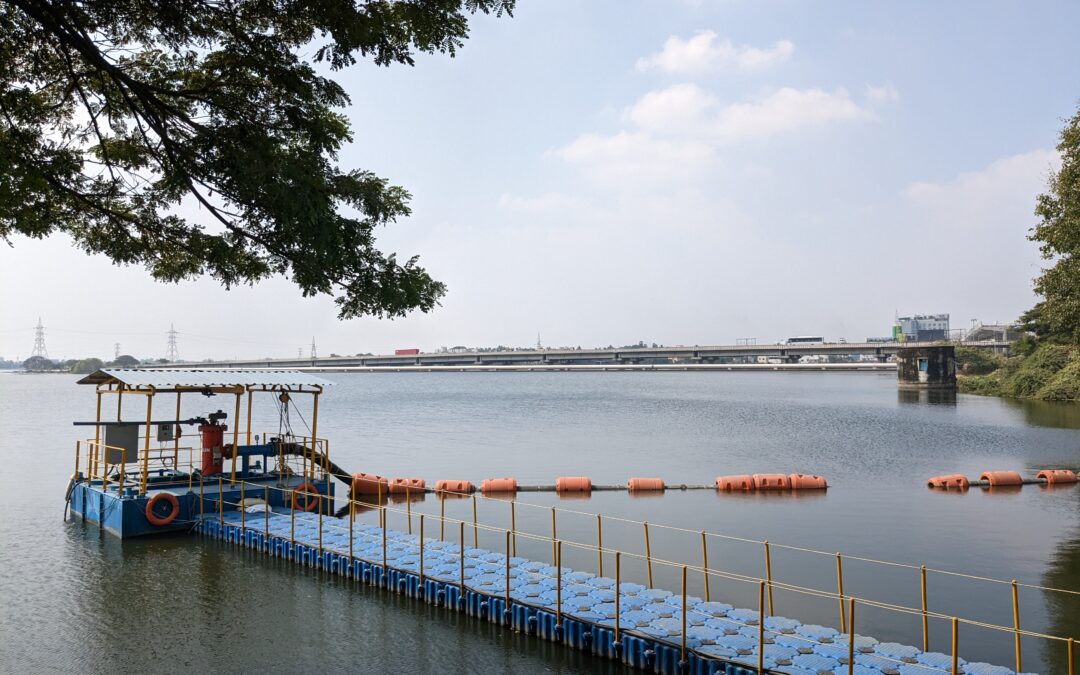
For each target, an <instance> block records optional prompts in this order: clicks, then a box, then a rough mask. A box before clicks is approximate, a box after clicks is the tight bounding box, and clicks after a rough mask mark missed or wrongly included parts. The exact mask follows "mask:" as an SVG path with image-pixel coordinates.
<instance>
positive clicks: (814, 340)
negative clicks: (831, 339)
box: [781, 335, 825, 345]
mask: <svg viewBox="0 0 1080 675" xmlns="http://www.w3.org/2000/svg"><path fill="white" fill-rule="evenodd" d="M781 344H785V345H823V344H825V338H823V337H821V336H817V335H800V336H798V337H789V338H788V339H786V340H784V341H783V342H782V343H781Z"/></svg>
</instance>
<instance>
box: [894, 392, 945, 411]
mask: <svg viewBox="0 0 1080 675" xmlns="http://www.w3.org/2000/svg"><path fill="white" fill-rule="evenodd" d="M896 398H897V400H898V401H900V402H901V403H909V404H911V403H913V404H916V405H918V404H925V405H940V406H952V407H955V406H956V390H955V389H897V390H896Z"/></svg>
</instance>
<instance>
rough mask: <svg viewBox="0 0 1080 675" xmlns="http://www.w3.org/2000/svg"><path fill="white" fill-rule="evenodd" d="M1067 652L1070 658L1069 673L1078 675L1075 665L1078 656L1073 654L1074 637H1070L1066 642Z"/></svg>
mask: <svg viewBox="0 0 1080 675" xmlns="http://www.w3.org/2000/svg"><path fill="white" fill-rule="evenodd" d="M1065 654H1066V655H1067V658H1068V659H1069V675H1076V673H1075V672H1074V668H1075V666H1074V665H1073V664H1075V663H1076V658H1075V657H1074V656H1073V639H1072V638H1069V641H1068V643H1066V646H1065Z"/></svg>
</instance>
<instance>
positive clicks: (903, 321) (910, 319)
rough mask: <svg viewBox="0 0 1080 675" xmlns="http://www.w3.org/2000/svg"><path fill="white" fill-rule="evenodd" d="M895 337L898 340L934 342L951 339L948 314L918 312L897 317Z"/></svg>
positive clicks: (894, 330) (893, 334)
mask: <svg viewBox="0 0 1080 675" xmlns="http://www.w3.org/2000/svg"><path fill="white" fill-rule="evenodd" d="M892 336H893V339H894V340H896V341H897V342H933V341H935V340H948V339H949V315H948V314H916V315H915V316H902V317H897V319H896V323H894V324H893V330H892Z"/></svg>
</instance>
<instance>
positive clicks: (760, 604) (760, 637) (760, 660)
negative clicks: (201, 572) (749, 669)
mask: <svg viewBox="0 0 1080 675" xmlns="http://www.w3.org/2000/svg"><path fill="white" fill-rule="evenodd" d="M757 611H758V622H757V626H758V628H757V671H758V673H759V675H760V673H764V672H765V582H764V581H759V582H758V592H757Z"/></svg>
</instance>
